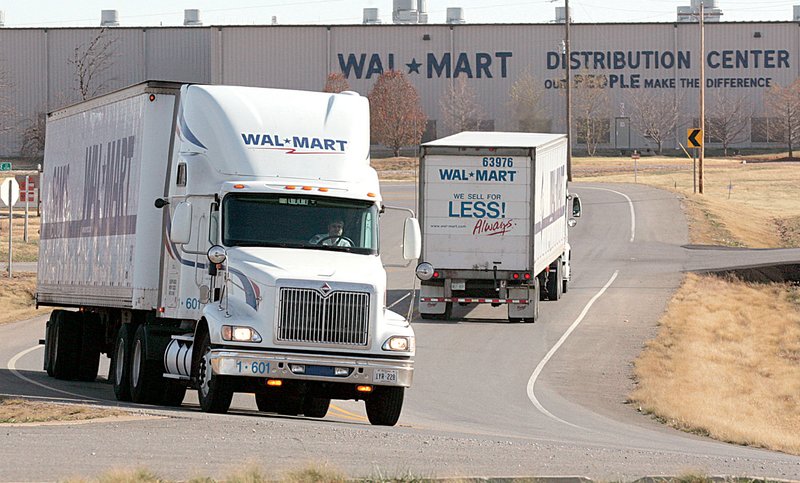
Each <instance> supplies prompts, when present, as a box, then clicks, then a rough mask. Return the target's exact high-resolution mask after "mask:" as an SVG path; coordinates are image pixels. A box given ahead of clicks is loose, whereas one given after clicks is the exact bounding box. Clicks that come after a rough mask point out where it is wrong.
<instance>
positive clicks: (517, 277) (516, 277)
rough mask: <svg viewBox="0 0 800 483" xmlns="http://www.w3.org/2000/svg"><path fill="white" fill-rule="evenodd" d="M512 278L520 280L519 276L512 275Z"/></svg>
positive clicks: (516, 274)
mask: <svg viewBox="0 0 800 483" xmlns="http://www.w3.org/2000/svg"><path fill="white" fill-rule="evenodd" d="M511 278H513V279H514V280H519V274H518V273H515V274H513V275H511Z"/></svg>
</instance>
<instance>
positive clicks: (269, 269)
mask: <svg viewBox="0 0 800 483" xmlns="http://www.w3.org/2000/svg"><path fill="white" fill-rule="evenodd" d="M228 268H229V270H230V272H231V274H232V276H239V277H240V278H241V277H244V278H247V279H250V280H251V281H253V282H256V283H258V284H259V285H263V286H267V287H274V286H275V285H276V284H277V283H276V282H277V281H278V280H281V279H291V280H304V281H321V282H344V283H357V284H364V283H367V284H369V285H372V286H374V287H375V288H376V289H378V290H381V289H382V287H383V285H385V280H386V272H385V270H384V268H383V265H382V263H381V259H380V257H378V256H377V255H363V254H354V253H344V252H336V251H331V250H313V249H299V248H273V247H268V248H267V247H248V248H242V247H234V248H229V249H228Z"/></svg>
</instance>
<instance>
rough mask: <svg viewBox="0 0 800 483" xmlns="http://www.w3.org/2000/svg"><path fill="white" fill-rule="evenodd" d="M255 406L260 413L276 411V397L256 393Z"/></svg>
mask: <svg viewBox="0 0 800 483" xmlns="http://www.w3.org/2000/svg"><path fill="white" fill-rule="evenodd" d="M256 406H258V410H259V411H261V412H262V413H277V412H278V404H277V398H276V397H274V396H269V395H267V394H256Z"/></svg>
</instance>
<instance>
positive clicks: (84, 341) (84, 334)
mask: <svg viewBox="0 0 800 483" xmlns="http://www.w3.org/2000/svg"><path fill="white" fill-rule="evenodd" d="M81 322H82V324H81V325H82V330H81V352H80V354H79V355H78V370H77V378H78V380H79V381H86V382H91V381H94V380H95V379H97V370H98V369H99V368H100V346H101V344H102V343H103V337H102V336H103V332H102V330H103V326H102V325H101V324H100V317H99V316H98V315H97V314H92V313H84V314H82V315H81Z"/></svg>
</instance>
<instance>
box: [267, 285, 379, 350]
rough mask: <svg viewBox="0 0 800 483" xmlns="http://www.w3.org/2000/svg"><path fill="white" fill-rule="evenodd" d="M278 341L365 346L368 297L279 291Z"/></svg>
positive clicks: (314, 291)
mask: <svg viewBox="0 0 800 483" xmlns="http://www.w3.org/2000/svg"><path fill="white" fill-rule="evenodd" d="M278 320H279V322H278V340H280V341H287V342H310V343H313V344H338V345H353V346H366V345H367V340H368V336H369V330H368V329H369V294H368V293H363V292H341V291H337V292H332V293H331V294H329V295H328V296H327V297H323V296H322V294H321V293H319V292H318V291H316V290H312V289H302V288H282V289H281V300H280V314H279V317H278Z"/></svg>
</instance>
